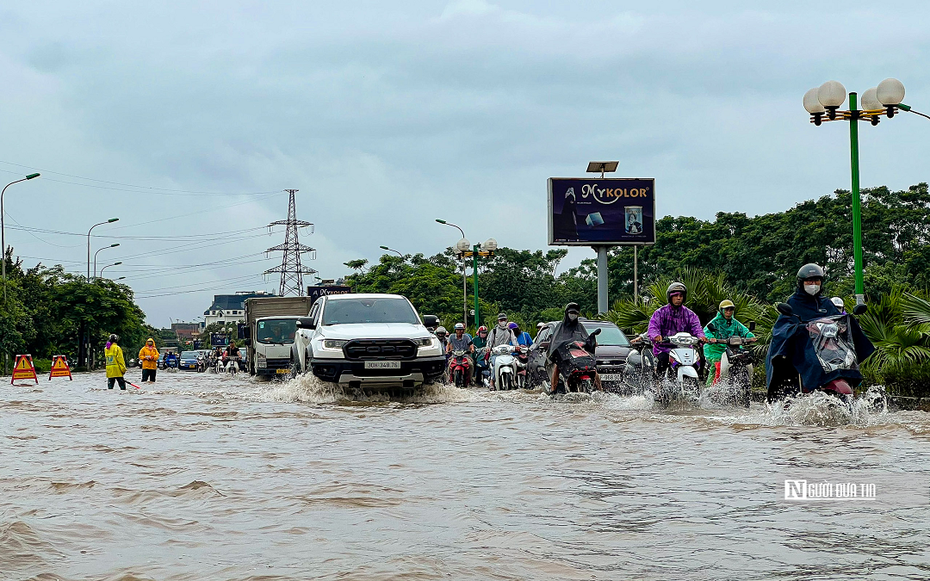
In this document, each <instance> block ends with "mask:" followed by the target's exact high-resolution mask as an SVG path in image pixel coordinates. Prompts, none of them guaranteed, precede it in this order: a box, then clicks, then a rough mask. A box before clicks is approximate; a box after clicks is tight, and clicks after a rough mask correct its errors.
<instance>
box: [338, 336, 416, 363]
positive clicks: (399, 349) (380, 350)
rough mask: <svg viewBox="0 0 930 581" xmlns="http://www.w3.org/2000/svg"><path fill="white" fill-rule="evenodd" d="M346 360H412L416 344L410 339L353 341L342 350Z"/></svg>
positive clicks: (414, 355)
mask: <svg viewBox="0 0 930 581" xmlns="http://www.w3.org/2000/svg"><path fill="white" fill-rule="evenodd" d="M342 350H343V352H344V353H345V356H346V359H355V360H365V359H413V358H415V357H416V356H417V346H416V343H414V342H413V341H411V340H410V339H354V340H352V341H349V342H348V343H346V344H345V346H344V347H343V348H342Z"/></svg>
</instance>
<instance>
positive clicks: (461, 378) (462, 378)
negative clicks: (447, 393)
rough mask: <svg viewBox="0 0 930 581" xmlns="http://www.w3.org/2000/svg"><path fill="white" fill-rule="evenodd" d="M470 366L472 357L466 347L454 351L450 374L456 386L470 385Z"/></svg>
mask: <svg viewBox="0 0 930 581" xmlns="http://www.w3.org/2000/svg"><path fill="white" fill-rule="evenodd" d="M470 368H471V358H470V357H469V356H468V354H467V353H466V352H465V350H464V349H459V350H456V351H453V352H452V358H451V359H450V360H449V375H450V379H452V383H453V385H455V387H468V384H467V382H466V379H467V378H468V371H469V369H470Z"/></svg>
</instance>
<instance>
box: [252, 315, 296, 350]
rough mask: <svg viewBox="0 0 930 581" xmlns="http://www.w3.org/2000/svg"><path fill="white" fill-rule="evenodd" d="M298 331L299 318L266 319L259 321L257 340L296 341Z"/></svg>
mask: <svg viewBox="0 0 930 581" xmlns="http://www.w3.org/2000/svg"><path fill="white" fill-rule="evenodd" d="M295 333H297V319H265V320H263V321H259V322H258V329H257V331H256V333H255V340H256V341H258V342H259V343H283V344H289V343H293V342H294V334H295Z"/></svg>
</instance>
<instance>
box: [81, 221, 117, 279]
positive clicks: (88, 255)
mask: <svg viewBox="0 0 930 581" xmlns="http://www.w3.org/2000/svg"><path fill="white" fill-rule="evenodd" d="M117 221H119V218H110V219H109V220H107V221H105V222H98V223H96V224H94V225H93V226H91V227H90V229H89V230H88V231H87V282H90V233H91V231H92V230H93V229H94V228H96V227H97V226H102V225H104V224H112V223H113V222H117Z"/></svg>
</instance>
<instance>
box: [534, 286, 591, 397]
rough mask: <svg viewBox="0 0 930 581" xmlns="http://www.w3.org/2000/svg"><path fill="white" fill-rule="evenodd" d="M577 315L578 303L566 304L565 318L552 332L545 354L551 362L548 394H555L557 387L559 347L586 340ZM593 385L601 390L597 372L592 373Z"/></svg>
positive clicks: (585, 331)
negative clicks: (547, 350)
mask: <svg viewBox="0 0 930 581" xmlns="http://www.w3.org/2000/svg"><path fill="white" fill-rule="evenodd" d="M579 314H580V309H579V308H578V303H568V304H567V305H565V316H564V317H563V318H562V321H561V322H560V323H559V324H557V325H556V326H555V329H553V330H552V340H551V341H550V342H549V352H548V354H547V358H548V359H549V361H551V362H552V374H551V375H550V377H549V393H556V391H557V389H558V386H559V362H558V361H556V359H555V358H556V353H557V352H558V350H559V347H560V346H562V345H564V344H565V343H566V342H568V341H586V340H587V339H588V331H587V329H585V328H584V325H583V324H582V323H581V321H579V320H578V316H579ZM594 385H595V387H597V389H599V390H600V389H603V388H602V387H601V376H600V374H598V373H597V371H595V372H594Z"/></svg>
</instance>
